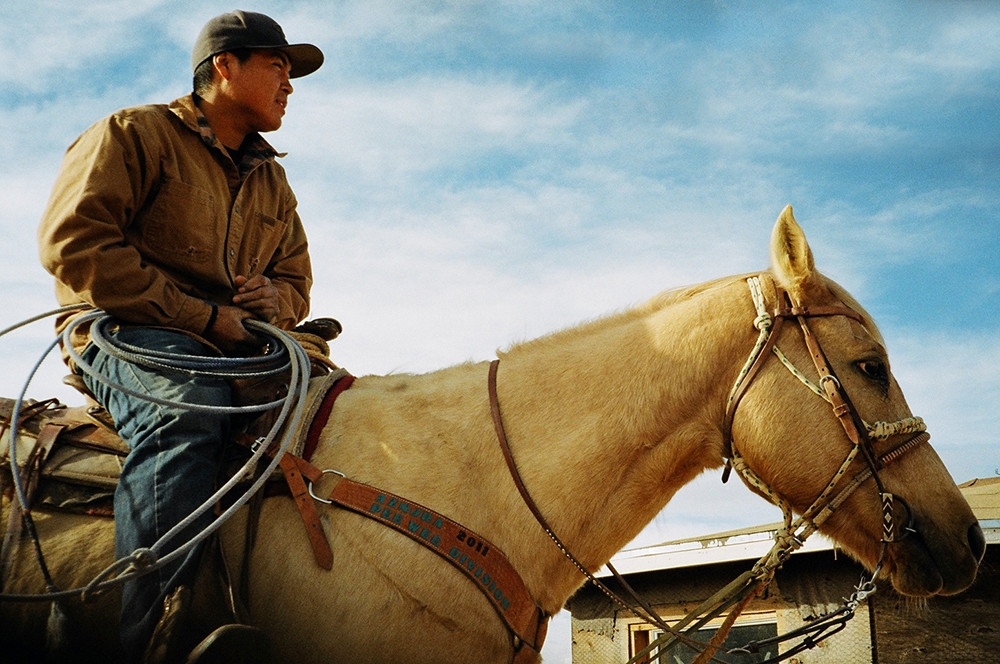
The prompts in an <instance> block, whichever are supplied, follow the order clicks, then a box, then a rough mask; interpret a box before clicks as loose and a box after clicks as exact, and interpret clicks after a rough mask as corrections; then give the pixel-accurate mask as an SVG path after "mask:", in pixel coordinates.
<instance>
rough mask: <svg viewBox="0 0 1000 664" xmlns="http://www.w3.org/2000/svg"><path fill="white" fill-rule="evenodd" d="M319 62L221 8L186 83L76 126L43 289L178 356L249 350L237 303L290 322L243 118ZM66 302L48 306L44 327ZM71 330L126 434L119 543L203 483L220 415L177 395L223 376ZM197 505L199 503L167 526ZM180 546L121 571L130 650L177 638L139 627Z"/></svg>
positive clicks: (49, 227)
mask: <svg viewBox="0 0 1000 664" xmlns="http://www.w3.org/2000/svg"><path fill="white" fill-rule="evenodd" d="M322 63H323V54H322V52H321V51H320V50H319V49H318V48H317V47H316V46H313V45H311V44H294V45H290V44H289V43H288V41H287V40H286V39H285V36H284V33H283V31H282V29H281V27H280V26H279V25H278V24H277V23H276V22H275V21H274V20H272V19H271V18H269V17H267V16H264V15H262V14H256V13H252V12H244V11H234V12H231V13H228V14H224V15H221V16H218V17H215V18H213V19H211V20H210V21H209V22H208V23H207V24H206V25H205V26H204V28H203V29H202V31H201V33H200V34H199V36H198V38H197V40H196V42H195V45H194V49H193V54H192V67H193V70H194V79H193V80H194V85H193V92H192V93H191V94H189V95H187V96H184V97H181V98H180V99H177V100H175V101H173V102H171V103H170V104H158V105H147V106H140V107H135V108H129V109H125V110H122V111H119V112H116V113H114V114H112V115H110V116H109V117H107V118H105V119H104V120H102V121H100V122H98V123H96V124H95V125H93V126H92V127H90V128H89V129H88V130H87V131H85V132H84V133H83V135H82V136H80V138H79V139H77V141H76V142H75V143H73V145H72V146H71V147H70V148H69V150H68V152H67V154H66V156H65V159H64V161H63V164H62V169H61V172H60V174H59V177H58V179H57V181H56V183H55V186H54V189H53V193H52V196H51V199H50V201H49V204H48V206H47V209H46V211H45V213H44V216H43V218H42V222H41V226H40V229H39V247H40V255H41V260H42V264H43V265H44V266H45V268H46V269H47V270H48V271H49V272H51V273H52V275H53V276H54V277H55V280H56V295H57V298H58V300H59V302H60V303H61V304H63V305H69V304H75V303H86V304H89V305H92V306H93V307H96V308H98V309H103V310H104V311H105V312H107V313H108V314H110V315H111V316H113V317H114V318H115V319H116V320H117V321H118V322H119V324H118V325H117V326H116V327H115V329H114V331H113V333H112V334H113V336H114V337H115V339H116V341H117V342H120V343H126V344H130V345H132V346H135V347H138V348H140V349H151V350H156V351H160V352H163V351H167V352H171V353H178V354H186V355H194V356H215V355H219V354H223V355H227V356H238V355H244V354H251V353H254V352H256V351H257V350H258V346H259V345H260V342H259V341H258V339H257V337H255V336H254V335H253V334H251V333H250V332H249V331H248V329H247V328H246V327H245V326H244V321H245V320H246V319H248V318H253V319H259V320H262V321H265V322H267V323H271V324H273V325H276V326H277V327H279V328H282V329H286V330H290V329H292V328H294V327H295V326H296V324H297V323H299V322H300V321H301V320H302V319H303V318H304V317H305V316H306V314H307V312H308V310H309V291H310V287H311V285H312V271H311V265H310V258H309V252H308V244H307V241H306V235H305V231H304V230H303V226H302V223H301V221H300V219H299V215H298V213H297V211H296V199H295V196H294V194H293V193H292V190H291V188H290V186H289V184H288V181H287V180H286V177H285V172H284V170H283V168H282V167H281V166H280V165H279V164H278V163H277V161H276V157H278V156H281V155H280V154H279V153H278V152H276V151H275V150H274V148H272V147H271V146H270V145H269V144H268V143H267V142H266V141H265V140H264V139H263V138H262V137H261V133H263V132H269V131H274V130H276V129H278V128H279V127H280V126H281V122H282V118H283V116H284V114H285V108H286V106H287V103H288V96H289V95H290V94H291V93H292V85H291V82H290V79H292V78H298V77H301V76H305V75H307V74H310V73H312V72H313V71H315V70H316V69H318V68H319V67H320V65H321V64H322ZM76 315H79V313H78V312H74V313H71V314H64V315H63V316H62V318H61V320H60V321H59V323H58V326H59V329H60V330H61V329H64V328H65V327H66V326H67V325H68V324H69V323H70V321H71V320H72V318H73V317H74V316H76ZM72 344H73V346H74V348H75V349H76V350H77V351H78V352H79V353H80V354H81V355H80V357H81V358H83V359H85V360H86V362H87V363H88V364H90V365H91V366H92V367H94V368H95V369H96V370H97V373H98V374H99V376H97V377H94V376H91V375H87V374H84V375H83V376H82V379H83V382H84V384H85V385H86V388H87V390H89V392H90V393H91V394H92V395H93V396H94V397H95V398H96V399H97V401H98V402H99V403H100V404H101V405H102V406H104V408H105V409H106V410H107V411H108V413H109V414H110V415H111V417H112V418H113V419H114V421H115V423H116V425H117V429H118V432H119V434H120V435H121V437H122V438H123V439H124V440H125V442H126V443H127V444H128V446H129V448H130V450H131V451H130V454H129V456H128V457H127V460H126V462H125V464H124V468H123V469H122V472H121V479H120V481H119V484H118V488H117V490H116V494H115V530H116V532H115V549H116V553H117V555H118V556H119V557H120V556H125V555H129V554H131V553H132V552H134V551H136V550H139V549H141V548H143V547H149V546H150V545H151V544H152V543H153V542H156V541H157V540H158V539H159V538H160V537H161V536H162V535H163V534H164V533H166V532H167V531H169V530H170V529H171V528H173V527H174V526H175V525H176V524H178V523H179V522H181V521H182V520H183V519H184V518H185V517H187V516H188V515H189V514H190V513H191V512H192V511H193V510H194V509H195V508H196V507H197V506H199V505H201V504H202V502H204V501H205V499H206V498H207V497H209V496H210V495H212V493H213V491H214V487H215V483H216V478H217V473H218V469H219V460H220V452H221V450H222V442H223V441H225V440H227V439H228V438H229V436H230V430H231V429H232V425H233V423H232V422H231V419H232V415H230V414H227V413H221V414H216V413H211V412H204V411H197V412H194V411H191V410H187V409H185V408H184V407H183V404H185V403H196V404H205V405H211V406H228V405H230V403H231V402H232V393H231V387H230V384H229V383H228V381H227V380H226V379H223V378H210V377H209V378H206V377H204V376H191V375H187V374H181V373H176V372H173V371H163V370H157V369H151V368H146V367H140V366H136V365H134V364H132V363H130V362H127V361H124V360H122V359H119V358H117V357H115V356H113V355H112V354H109V353H107V352H105V351H104V350H102V349H100V348H98V347H97V346H96V345H95V344H93V343H91V340H90V338H89V334H88V332H87V329H85V328H82V329H81V330H80V333H79V334H77V335H76V337H75V338H74V339H73V340H72ZM71 364H73V363H72V362H71ZM73 368H74V370H78V368H77V367H73ZM101 378H107V379H110V381H111V382H113V383H116V384H118V385H125V386H127V387H128V388H129V389H130V390H133V391H136V392H138V393H141V394H148V395H149V396H151V397H153V398H156V399H159V400H160V401H159V402H154V401H148V400H145V399H142V398H138V397H135V396H132V395H130V394H126V393H124V392H121V391H119V390H116V389H112V388H110V387H109V386H108V385H107V384H105V382H104V381H103V380H101ZM163 402H174V403H177V404H178V405H177V406H171V405H164V403H163ZM211 519H212V515H211V514H210V513H209V514H205V515H203V516H202V517H201V518H200V519H198V520H196V521H195V522H194V523H193V524H191V525H190V526H189V527H188V528H187V530H185V531H184V532H183V533H182V534H181V536H180V537H178V538H176V541H179V542H183V541H186V540H187V539H189V538H190V536H191V534H192V533H197V532H199V531H200V530H201V529H202V528H203V527H204V526H205V525H206V522H207V521H211ZM198 560H199V548H198V547H196V548H194V549H192V551H191V552H190V553H189V554H188V555H186V556H185V557H182V558H181V559H179V560H176V561H174V562H172V563H171V564H168V565H166V566H164V567H162V568H160V569H158V570H156V571H155V572H154V573H151V574H147V575H144V576H141V577H139V578H137V579H135V580H133V581H130V582H128V583H126V584H125V585H124V588H123V607H122V616H121V636H122V645H123V647H124V649H125V652H126V653H127V654H128V657H129V660H130V661H141V660H142V659H143V658H144V657H145V658H146V659H147V661H150V660H163V659H164V658H167V659H172V658H176V657H178V656H179V657H181V658H183V657H184V656H186V654H187V652H186V650H187V646H185V647H184V648H185V651H184V652H181V653H176V652H175V653H174V654H171V653H170V652H169V651H170V649H171V648H172V647H173V646H171V644H170V643H169V642H167V643H164V642H163V639H162V638H155V637H154V629H156V628H157V626H158V622H159V623H160V624H161V625H165V623H167V620H166V618H167V617H169V613H168V615H167V616H165V615H164V606H165V604H166V605H171V604H173V605H174V606H176V605H177V603H178V602H179V601H180V600H181V597H182V594H181V593H182V591H184V589H185V588H186V587H187V586H188V585H189V584H191V583H192V579H193V574H194V571H195V569H196V567H197V562H198ZM156 632H157V634H158V635H160V636H161V637H162V636H169V634H168V632H170V630H168V629H165V627H162V626H161V628H160V629H158V630H156ZM151 638H153V641H152V642H151ZM261 640H262V637H260V636H259V633H258V632H257V631H256V630H253V629H252V628H249V627H244V626H224V627H222V628H220V629H219V630H216V631H215V632H214V633H213V634H212V635H211V636H210V637H209V638H208V640H207V641H206V642H204V643H203V644H202V645H201V646H200V649H201V651H207V650H210V649H211V648H216V649H219V650H225V649H227V648H229V647H230V646H231V645H232V644H233V643H237V644H240V645H241V646H242V647H243V648H244V649H246V650H247V651H249V652H251V653H253V654H256V655H258V656H261V657H266V642H264V643H263V644H262V643H261ZM262 646H263V647H262Z"/></svg>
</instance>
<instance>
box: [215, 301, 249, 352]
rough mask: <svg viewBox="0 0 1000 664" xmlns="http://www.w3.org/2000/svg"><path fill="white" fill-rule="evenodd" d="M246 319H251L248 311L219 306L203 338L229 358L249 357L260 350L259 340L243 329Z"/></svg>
mask: <svg viewBox="0 0 1000 664" xmlns="http://www.w3.org/2000/svg"><path fill="white" fill-rule="evenodd" d="M247 318H252V316H251V314H250V312H248V311H244V310H243V309H240V308H239V307H228V306H225V305H223V306H220V307H219V313H218V315H217V316H216V317H215V322H213V323H212V327H210V328H209V329H207V330H205V338H206V339H208V340H209V341H211V342H212V343H213V344H215V345H216V346H218V348H219V350H221V351H222V352H223V353H225V354H226V355H227V356H229V357H238V356H244V355H250V354H252V353H254V352H256V351H257V350H258V349H259V348H260V346H261V340H260V339H258V338H257V337H256V336H254V335H253V334H252V333H251V332H250V330H248V329H247V328H246V327H244V325H243V321H244V320H246V319H247Z"/></svg>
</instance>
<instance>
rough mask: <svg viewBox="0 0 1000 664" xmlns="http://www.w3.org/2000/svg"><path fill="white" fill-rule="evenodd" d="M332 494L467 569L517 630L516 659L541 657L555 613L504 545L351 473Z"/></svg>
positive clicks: (333, 498)
mask: <svg viewBox="0 0 1000 664" xmlns="http://www.w3.org/2000/svg"><path fill="white" fill-rule="evenodd" d="M328 498H329V500H330V501H331V502H333V503H336V504H337V505H340V506H341V507H344V508H347V509H349V510H351V511H353V512H356V513H358V514H362V515H364V516H367V517H368V518H370V519H374V520H375V521H378V522H379V523H381V524H383V525H386V526H389V527H390V528H392V529H394V530H396V531H398V532H400V533H402V534H404V535H406V536H407V537H409V538H410V539H412V540H414V541H416V542H418V543H420V544H422V545H424V546H425V547H426V548H428V549H430V550H431V551H433V552H434V553H436V554H438V555H439V556H441V557H442V558H444V559H445V560H447V561H448V562H449V563H451V564H452V565H454V566H455V567H457V568H458V569H459V570H461V571H462V573H463V574H465V575H466V576H467V577H469V578H470V579H471V580H472V581H473V582H474V583H475V584H476V587H478V588H479V590H480V591H482V593H483V594H484V595H486V598H487V599H488V600H489V601H490V603H491V604H492V605H493V608H494V609H496V612H497V613H498V614H499V615H500V618H501V619H502V620H503V621H504V623H506V625H507V627H508V628H509V629H510V631H511V632H512V633H513V634H514V636H515V643H514V646H515V649H516V650H515V655H514V662H515V663H518V662H533V661H535V659H536V657H537V656H538V654H539V653H540V652H541V649H542V643H543V642H544V641H545V633H546V630H547V629H548V619H549V616H548V614H546V613H545V612H544V611H542V609H541V608H540V607H539V606H538V605H537V604H536V603H535V600H534V598H533V597H532V596H531V593H530V592H529V591H528V589H527V587H526V586H525V585H524V581H523V580H522V579H521V575H520V574H518V573H517V570H516V569H514V566H513V565H512V564H511V563H510V561H509V560H508V559H507V556H506V555H504V553H503V552H502V551H501V550H500V549H498V548H497V547H495V546H494V545H493V544H492V543H490V542H489V541H488V540H486V539H484V538H483V537H481V536H480V535H478V534H476V533H475V532H473V531H471V530H469V529H468V528H466V527H465V526H462V525H461V524H459V523H456V522H455V521H452V520H451V519H449V518H448V517H446V516H443V515H441V514H438V513H437V512H435V511H433V510H431V509H428V508H426V507H424V506H423V505H420V504H418V503H415V502H413V501H411V500H407V499H405V498H403V497H401V496H397V495H395V494H393V493H389V492H388V491H383V490H382V489H378V488H376V487H373V486H370V485H368V484H363V483H361V482H355V481H353V480H350V479H347V478H346V477H342V476H339V475H338V478H337V484H336V486H334V487H333V490H332V491H331V492H330V495H329V496H328Z"/></svg>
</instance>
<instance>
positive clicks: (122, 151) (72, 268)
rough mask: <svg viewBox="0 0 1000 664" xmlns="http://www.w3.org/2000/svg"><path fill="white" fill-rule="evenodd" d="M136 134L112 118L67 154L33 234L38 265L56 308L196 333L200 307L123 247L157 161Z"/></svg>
mask: <svg viewBox="0 0 1000 664" xmlns="http://www.w3.org/2000/svg"><path fill="white" fill-rule="evenodd" d="M149 151H150V149H149V147H148V146H147V145H146V144H145V142H144V141H143V137H142V132H141V130H140V129H139V128H138V127H137V126H135V124H134V123H132V122H130V120H129V119H128V118H127V117H123V116H120V115H112V116H110V117H109V118H106V119H105V120H102V121H101V122H99V123H97V124H95V125H94V126H92V127H91V128H90V129H88V130H87V131H86V132H84V133H83V134H82V135H81V136H80V138H79V139H77V140H76V142H74V143H73V145H71V146H70V148H69V149H68V150H67V152H66V155H65V157H64V159H63V163H62V167H61V170H60V173H59V176H58V178H57V180H56V183H55V185H54V187H53V192H52V195H51V197H50V199H49V203H48V206H47V207H46V210H45V212H44V214H43V217H42V220H41V223H40V225H39V231H38V241H39V255H40V258H41V262H42V265H43V266H44V267H45V269H46V270H48V271H49V272H50V273H51V274H52V275H53V276H54V277H55V278H56V281H57V294H58V296H59V299H60V302H61V303H63V304H69V303H71V302H81V301H82V302H87V303H89V304H91V305H93V306H95V307H98V308H100V309H103V310H105V311H106V312H108V313H109V314H111V315H113V316H115V317H117V318H119V319H121V320H125V321H128V322H131V323H138V324H148V325H169V326H171V327H176V328H180V329H185V330H189V331H192V332H195V333H201V332H202V331H203V330H204V328H205V325H206V324H207V323H208V320H209V316H210V315H211V306H210V305H209V304H207V303H206V302H205V301H203V300H201V299H199V298H196V297H191V296H189V295H186V294H184V293H183V292H181V290H180V289H178V288H177V286H176V285H175V284H174V283H173V282H172V281H171V280H170V279H168V278H167V276H166V275H164V274H163V273H162V272H161V271H160V270H158V269H157V268H156V267H155V266H152V265H149V264H148V263H147V262H146V261H144V260H143V259H142V256H141V255H140V253H139V251H138V249H137V248H135V247H134V246H131V245H130V244H129V243H128V242H127V241H126V236H125V232H126V229H127V228H128V226H129V224H131V223H132V222H133V220H134V219H135V217H136V214H137V213H138V211H139V210H140V209H141V206H142V205H143V202H144V201H146V200H147V199H148V198H149V196H150V193H151V191H152V190H153V189H154V187H156V186H157V177H156V175H157V174H156V173H155V172H153V171H155V168H156V163H157V161H158V160H157V159H156V158H155V156H151V155H150V154H148V153H149Z"/></svg>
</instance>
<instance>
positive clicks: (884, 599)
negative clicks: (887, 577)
mask: <svg viewBox="0 0 1000 664" xmlns="http://www.w3.org/2000/svg"><path fill="white" fill-rule="evenodd" d="M873 606H874V614H875V629H876V635H877V636H876V641H877V652H878V663H879V664H896V663H897V662H899V663H904V662H905V664H921V663H926V664H932V663H933V664H968V663H969V662H996V661H1000V547H997V546H996V545H990V546H989V547H987V549H986V556H985V558H983V563H982V566H981V567H980V568H979V574H978V575H977V576H976V582H975V583H974V584H973V585H972V587H971V588H969V589H968V590H966V591H965V592H963V593H962V594H960V595H957V596H955V597H933V598H931V599H929V600H927V601H926V602H914V601H913V600H908V599H907V598H904V597H901V596H899V595H897V594H894V593H891V592H888V591H887V592H881V591H880V592H879V593H878V594H876V595H875V596H874V598H873Z"/></svg>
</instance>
